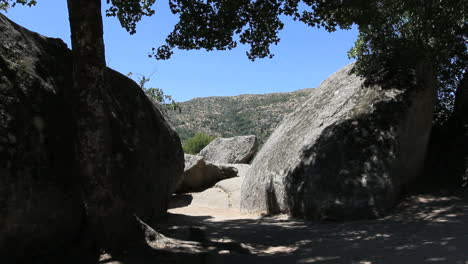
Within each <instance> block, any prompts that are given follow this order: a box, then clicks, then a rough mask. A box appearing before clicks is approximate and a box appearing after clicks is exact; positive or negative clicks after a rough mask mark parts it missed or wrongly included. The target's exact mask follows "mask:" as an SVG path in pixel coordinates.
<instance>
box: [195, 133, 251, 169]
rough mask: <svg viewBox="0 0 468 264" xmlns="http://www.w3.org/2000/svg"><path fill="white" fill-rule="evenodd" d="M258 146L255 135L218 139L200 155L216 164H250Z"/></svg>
mask: <svg viewBox="0 0 468 264" xmlns="http://www.w3.org/2000/svg"><path fill="white" fill-rule="evenodd" d="M257 145H258V143H257V137H256V136H254V135H250V136H238V137H231V138H217V139H215V140H213V141H211V142H210V144H208V145H207V146H206V147H204V148H203V149H202V150H201V151H200V153H198V155H200V156H202V157H203V158H205V160H206V161H209V162H215V163H229V164H235V163H249V162H250V161H251V160H252V158H253V157H254V155H255V152H256V151H257Z"/></svg>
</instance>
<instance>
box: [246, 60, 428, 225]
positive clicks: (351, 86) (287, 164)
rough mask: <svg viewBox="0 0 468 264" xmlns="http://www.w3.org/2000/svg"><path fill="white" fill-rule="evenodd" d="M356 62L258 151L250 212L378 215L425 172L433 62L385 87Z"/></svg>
mask: <svg viewBox="0 0 468 264" xmlns="http://www.w3.org/2000/svg"><path fill="white" fill-rule="evenodd" d="M352 67H353V65H348V66H346V67H344V68H343V69H341V70H339V71H338V72H336V73H335V74H333V75H332V76H331V77H329V78H328V79H327V80H325V81H324V82H323V83H322V84H321V85H320V87H319V88H318V89H317V90H316V91H315V92H314V93H312V96H311V97H310V99H309V100H308V101H306V102H305V103H304V104H303V105H302V106H300V107H299V108H298V109H297V110H296V111H295V112H293V113H292V114H290V115H289V116H287V117H286V118H285V119H284V120H283V122H282V123H281V124H280V125H279V126H278V128H277V129H276V130H275V131H274V133H273V134H272V135H271V136H270V138H269V139H268V141H267V142H266V143H265V145H264V146H263V147H262V149H261V150H260V151H259V153H257V155H256V157H255V159H254V161H253V162H252V167H251V169H250V171H249V172H248V174H247V176H246V179H245V180H244V182H243V185H242V195H241V208H242V211H243V212H269V213H278V212H284V213H288V214H291V215H293V216H298V217H305V218H309V219H334V220H344V219H359V218H369V217H378V216H381V215H383V214H385V213H386V212H388V209H389V208H391V207H392V206H393V205H395V203H396V202H397V199H398V195H399V193H400V190H401V187H402V186H403V185H405V184H406V183H408V182H409V181H411V180H412V179H413V178H414V177H415V176H417V175H418V174H419V173H420V172H421V168H422V166H423V162H424V158H425V154H426V146H427V141H428V137H429V134H430V130H431V121H432V112H433V104H434V100H435V90H436V89H435V87H434V83H433V80H432V79H431V78H429V77H428V76H431V73H430V71H431V69H430V68H428V67H420V68H419V69H418V71H419V72H418V73H417V76H419V78H418V80H417V82H416V84H415V88H414V89H405V88H408V87H395V88H393V89H385V90H384V89H382V88H381V87H376V86H373V87H363V80H362V79H361V78H360V77H358V76H356V75H354V74H352V73H351V69H352ZM399 88H400V89H399Z"/></svg>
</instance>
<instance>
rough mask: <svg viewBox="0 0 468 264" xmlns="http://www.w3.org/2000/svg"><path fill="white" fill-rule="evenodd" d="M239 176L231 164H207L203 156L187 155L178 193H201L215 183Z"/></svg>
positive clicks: (177, 189)
mask: <svg viewBox="0 0 468 264" xmlns="http://www.w3.org/2000/svg"><path fill="white" fill-rule="evenodd" d="M236 176H237V169H236V168H235V167H233V166H230V164H216V163H211V162H207V161H205V160H204V159H203V157H201V156H195V155H190V154H185V169H184V174H183V177H182V180H181V182H180V184H179V185H178V186H177V188H176V191H177V192H199V191H203V190H205V189H207V188H209V187H212V186H213V185H214V184H215V183H217V182H219V181H221V180H225V179H229V178H232V177H236Z"/></svg>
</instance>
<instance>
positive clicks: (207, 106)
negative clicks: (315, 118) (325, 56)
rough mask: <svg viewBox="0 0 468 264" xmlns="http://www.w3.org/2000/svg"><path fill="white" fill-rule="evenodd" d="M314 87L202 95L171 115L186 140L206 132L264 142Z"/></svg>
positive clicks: (184, 104)
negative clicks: (246, 137) (273, 91)
mask: <svg viewBox="0 0 468 264" xmlns="http://www.w3.org/2000/svg"><path fill="white" fill-rule="evenodd" d="M313 90H314V89H313V88H307V89H302V90H298V91H294V92H289V93H269V94H243V95H237V96H212V97H200V98H194V99H192V100H189V101H186V102H182V103H180V105H181V108H182V111H181V112H180V113H179V112H178V111H169V113H168V114H169V118H170V120H171V122H172V124H173V125H174V127H175V129H176V131H177V132H178V133H179V135H180V137H181V139H182V141H184V140H186V139H187V138H190V137H192V136H193V135H194V134H195V133H196V132H203V133H206V134H209V135H213V136H217V137H233V136H241V135H256V136H257V137H258V138H259V140H260V142H261V143H263V142H264V141H265V140H266V139H267V138H268V136H270V134H271V133H272V132H273V130H274V128H276V126H277V125H278V124H279V122H280V121H281V120H282V119H283V117H284V116H285V115H287V114H289V113H291V112H292V111H294V109H295V108H296V107H297V106H298V105H300V104H301V103H303V102H304V101H305V100H307V99H308V98H309V97H310V95H311V93H313Z"/></svg>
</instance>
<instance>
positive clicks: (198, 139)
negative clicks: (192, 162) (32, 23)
mask: <svg viewBox="0 0 468 264" xmlns="http://www.w3.org/2000/svg"><path fill="white" fill-rule="evenodd" d="M215 138H216V137H213V136H210V135H207V134H205V133H202V132H198V133H196V134H195V136H193V137H191V138H189V139H187V140H186V141H185V143H184V144H183V145H182V148H183V149H184V152H185V153H187V154H193V155H195V154H198V152H200V150H202V149H203V148H204V147H206V145H208V144H210V142H211V141H213V139H215Z"/></svg>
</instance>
